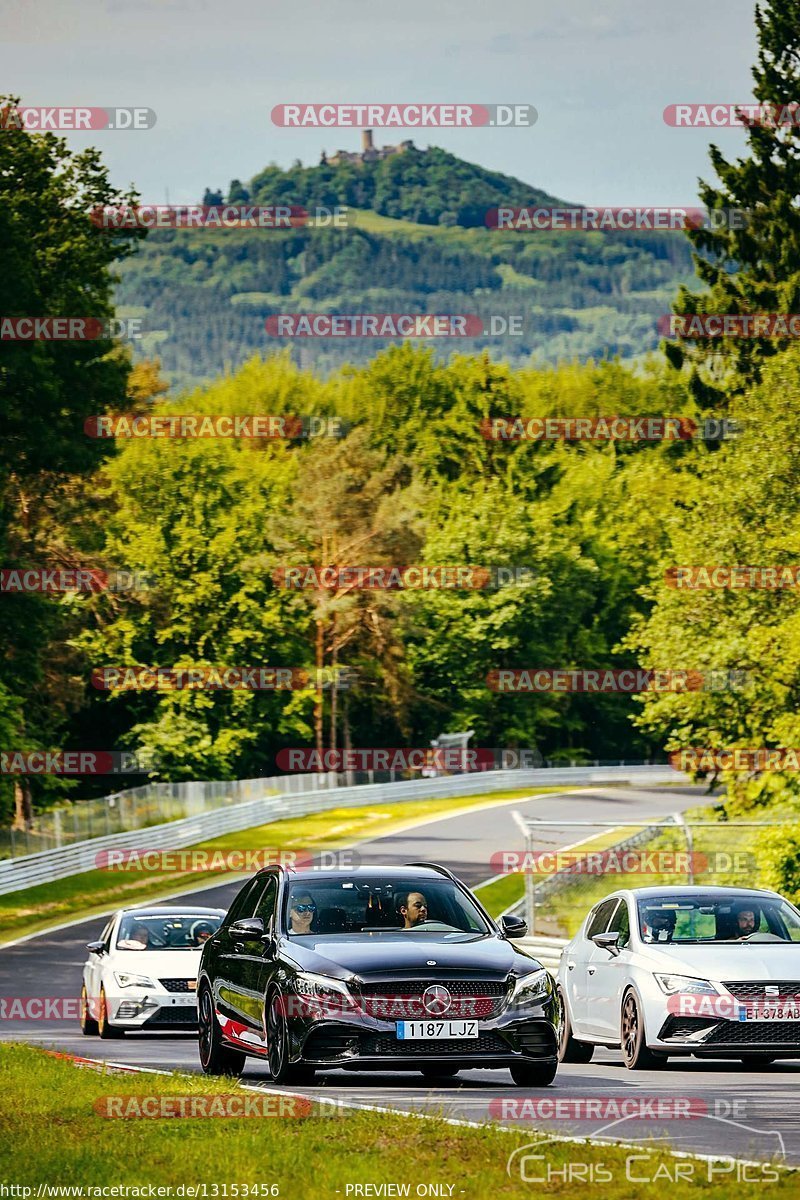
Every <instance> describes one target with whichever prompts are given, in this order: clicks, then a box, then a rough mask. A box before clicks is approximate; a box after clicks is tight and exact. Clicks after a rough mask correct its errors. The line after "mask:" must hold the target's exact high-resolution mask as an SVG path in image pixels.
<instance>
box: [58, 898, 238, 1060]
mask: <svg viewBox="0 0 800 1200" xmlns="http://www.w3.org/2000/svg"><path fill="white" fill-rule="evenodd" d="M224 916H225V912H224V910H223V909H219V908H200V907H197V906H196V905H181V906H180V907H177V906H166V905H152V906H150V907H145V906H140V907H138V908H124V909H121V910H120V911H119V912H117V913H115V914H114V916H113V917H112V918H111V919H110V921H109V922H108V924H107V925H106V927H105V929H104V930H103V932H102V934H101V935H100V937H99V938H98V940H97V941H95V942H89V944H88V946H87V949H88V950H89V957H88V958H87V960H86V963H85V964H84V968H83V985H82V987H81V1031H82V1032H83V1033H84V1034H85V1035H86V1036H91V1035H93V1034H99V1036H100V1037H101V1038H113V1037H121V1036H122V1035H123V1034H124V1033H125V1031H126V1030H128V1029H146V1030H173V1031H180V1030H182V1029H183V1030H191V1029H194V1028H196V1026H197V995H196V986H197V971H198V968H199V966H200V953H201V951H202V948H203V945H204V944H205V942H206V941H207V940H208V938H209V937H213V935H214V934H215V933H216V931H217V929H218V927H219V925H220V923H221V921H222V918H223V917H224Z"/></svg>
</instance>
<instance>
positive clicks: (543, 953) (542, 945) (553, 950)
mask: <svg viewBox="0 0 800 1200" xmlns="http://www.w3.org/2000/svg"><path fill="white" fill-rule="evenodd" d="M516 941H517V945H519V946H524V947H525V949H526V950H528V951H530V953H531V954H532V955H533V957H534V958H538V960H539V962H540V963H541V964H542V966H543V967H547V969H548V971H549V972H550V974H551V975H555V974H556V972H557V971H558V964H559V963H560V962H561V954H562V951H563V949H564V947H565V946H566V944H567V939H566V938H552V937H526V938H517V939H516Z"/></svg>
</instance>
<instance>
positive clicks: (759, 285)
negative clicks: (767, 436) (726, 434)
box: [665, 0, 800, 411]
mask: <svg viewBox="0 0 800 1200" xmlns="http://www.w3.org/2000/svg"><path fill="white" fill-rule="evenodd" d="M755 20H756V27H757V30H758V44H759V52H758V62H757V64H756V65H755V66H754V67H753V78H754V80H755V86H754V89H753V91H754V95H755V98H756V100H757V101H758V103H759V104H760V105H762V106H764V110H762V112H763V111H766V112H767V113H769V114H776V115H777V116H776V119H775V120H771V119H769V118H767V119H765V118H764V117H763V116H761V117H755V115H753V116H748V114H747V113H746V112H744V111H742V110H740V111H739V115H740V119H741V120H742V121H743V122H745V123H746V124H747V125H748V131H747V142H748V151H749V153H748V156H747V157H745V158H740V159H737V160H736V161H735V162H728V161H727V160H726V159H725V158H724V157H723V155H722V153H721V152H720V150H719V148H718V147H717V146H714V145H712V146H711V147H710V152H709V153H710V158H711V163H712V165H713V167H714V170H715V171H716V173H717V176H718V178H719V181H720V182H719V184H718V185H716V186H715V185H714V184H711V183H705V182H704V181H702V180H701V181H700V195H701V198H702V200H703V203H704V204H705V206H706V207H707V208H708V209H709V210H714V211H715V212H716V213H718V214H719V218H720V224H719V225H718V227H716V228H715V227H713V222H709V225H708V226H707V227H704V228H701V229H694V230H691V231H690V233H689V237H690V239H691V241H692V242H693V244H694V247H695V249H696V251H697V253H695V254H694V261H695V268H696V271H697V274H698V276H699V278H700V279H701V281H702V282H703V283H704V284H705V285H706V286H707V288H708V291H703V292H693V291H690V290H689V289H688V288H682V289H681V291H680V293H679V295H678V298H677V301H676V304H675V312H676V313H793V312H795V313H796V312H799V311H800V208H798V198H799V197H800V106H798V99H800V0H767V3H765V4H764V5H761V6H756V12H755ZM782 110H783V111H782ZM793 122H796V123H793ZM740 214H743V215H740ZM723 215H724V219H723ZM787 344H788V339H778V338H773V339H770V338H743V337H725V338H719V337H718V338H703V339H697V340H695V339H692V340H691V341H684V342H681V343H677V342H670V343H667V346H666V347H665V349H666V353H667V357H668V358H669V360H670V362H671V363H672V364H673V365H674V366H677V367H681V366H683V365H684V364H686V365H688V366H689V367H690V368H691V370H692V386H693V391H694V393H695V395H696V397H697V399H698V400H699V402H700V404H701V407H702V408H704V409H706V410H711V409H714V408H716V410H717V411H719V410H720V408H724V407H725V394H726V393H728V394H729V393H730V392H731V391H740V390H742V388H744V387H745V386H746V384H747V383H748V382H751V383H752V382H757V381H758V380H759V378H760V376H761V367H762V364H763V360H764V359H765V358H767V357H769V356H771V355H774V354H777V353H779V352H780V351H781V350H783V349H785V348H786V345H787Z"/></svg>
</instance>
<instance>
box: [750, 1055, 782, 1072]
mask: <svg viewBox="0 0 800 1200" xmlns="http://www.w3.org/2000/svg"><path fill="white" fill-rule="evenodd" d="M776 1057H777V1055H775V1054H743V1055H742V1060H741V1061H742V1066H743V1067H749V1068H750V1070H751V1071H760V1070H761V1068H762V1067H768V1066H770V1065H771V1063H774V1062H775V1059H776Z"/></svg>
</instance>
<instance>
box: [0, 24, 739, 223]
mask: <svg viewBox="0 0 800 1200" xmlns="http://www.w3.org/2000/svg"><path fill="white" fill-rule="evenodd" d="M753 10H754V5H753V3H751V2H750V0H706V2H705V3H700V4H698V3H697V2H696V0H672V3H670V4H668V5H658V6H656V5H650V4H643V3H641V0H604V2H603V4H602V5H600V4H598V3H596V0H595V2H592V0H567V3H566V4H562V5H557V4H555V3H545V2H544V0H506V2H505V3H489V0H403V3H399V4H394V3H389V2H388V0H372V2H369V0H293V2H292V3H277V2H276V0H260V2H259V0H255V2H254V0H233V2H231V3H221V2H220V0H0V28H2V30H3V45H2V46H1V47H0V68H1V69H2V79H3V88H4V90H6V91H9V92H12V93H17V94H20V95H21V96H22V98H23V101H24V102H25V103H26V104H30V105H35V104H49V105H99V106H105V105H111V104H119V105H142V106H147V107H150V108H152V109H155V110H156V112H157V114H158V121H157V124H156V126H155V128H154V129H152V130H146V131H145V130H142V131H131V132H127V131H125V132H123V131H115V132H105V133H93V134H87V133H74V134H68V135H66V136H67V137H68V140H69V142H70V144H71V145H72V146H74V147H76V148H77V147H80V146H85V145H87V144H88V143H89V142H90V141H91V143H92V144H95V145H97V146H99V147H100V149H101V150H102V152H103V156H104V159H105V161H106V162H107V163H108V165H109V169H110V172H111V177H112V180H113V181H114V183H116V184H118V185H120V186H123V185H127V184H129V183H133V184H134V185H135V186H136V187H137V188H138V190H139V192H140V194H141V196H142V198H143V200H145V201H146V202H149V203H156V202H162V203H163V202H164V200H165V199H166V197H167V192H168V194H169V199H170V200H171V201H172V202H173V203H176V202H187V201H194V200H198V199H200V197H201V195H202V191H203V189H204V187H205V186H206V185H211V186H214V187H223V188H226V187H227V184H228V182H229V181H230V180H231V178H233V177H239V178H241V179H243V180H246V179H248V178H249V177H250V176H251V175H253V174H254V173H255V172H256V171H258V170H259V169H260V168H261V167H263V166H264V165H266V164H267V163H268V162H270V161H274V162H277V163H279V164H280V165H282V166H288V165H289V164H291V162H292V161H293V160H294V159H296V158H300V159H302V161H303V162H305V163H316V162H317V161H318V159H319V153H320V150H321V149H322V148H323V146H324V147H325V148H326V149H328V150H332V149H336V148H337V147H342V148H347V149H356V148H357V146H358V142H359V134H358V131H357V130H346V129H340V130H329V131H321V130H289V129H279V128H277V127H275V126H273V125H272V123H271V120H270V111H271V109H272V107H273V105H274V104H278V103H283V102H292V101H301V102H302V101H307V102H320V101H343V102H346V101H353V102H355V101H360V102H369V101H371V102H392V101H404V102H418V101H432V100H438V101H448V102H453V101H461V102H475V103H504V102H509V103H522V102H525V103H529V104H534V105H535V106H536V108H537V109H538V112H539V120H538V122H537V124H536V125H535V126H534V127H533V128H532V129H510V130H502V131H501V130H494V129H474V130H447V129H442V130H432V131H428V132H426V133H425V134H423V135H421V136H420V135H415V133H414V131H409V132H408V133H406V132H405V131H398V132H396V131H382V132H378V134H377V140H378V142H379V143H383V142H385V141H392V142H393V141H399V140H401V138H403V137H407V136H411V137H415V140H416V141H417V144H418V145H426V144H428V143H432V144H436V145H440V146H443V147H444V148H445V149H447V150H450V151H452V152H453V153H455V154H458V155H460V156H461V157H463V158H465V159H468V160H470V161H472V162H478V163H481V164H482V165H484V166H486V167H490V168H493V169H496V170H500V171H504V172H506V173H508V174H511V175H517V176H519V177H521V178H523V179H525V180H526V181H527V182H529V183H532V184H535V185H536V186H538V187H541V188H544V189H545V190H546V191H549V192H551V193H552V194H554V195H557V196H561V197H563V198H565V199H568V200H573V201H580V202H583V203H587V204H652V205H656V204H686V203H694V202H696V199H697V184H696V181H697V178H698V176H701V175H702V176H705V177H708V176H709V174H710V172H709V167H708V159H707V147H708V143H709V140H710V136H709V132H708V131H707V130H703V129H672V128H669V127H668V126H666V125H665V124H664V123H663V119H662V110H663V109H664V107H665V105H667V104H670V103H675V102H684V103H691V102H706V101H707V102H715V103H722V102H742V101H745V100H747V99H749V98H750V97H751V95H752V91H751V86H752V79H751V74H750V68H751V65H752V63H753V61H754V59H755V53H756V43H755V28H754V23H753ZM713 140H715V141H716V142H717V144H718V145H720V146H721V147H722V149H723V151H724V152H725V153H726V154H727V155H728V156H732V155H735V154H736V153H738V152H739V151H740V149H741V148H743V146H744V137H743V134H742V133H741V131H738V130H720V131H715V133H714V135H713Z"/></svg>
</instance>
